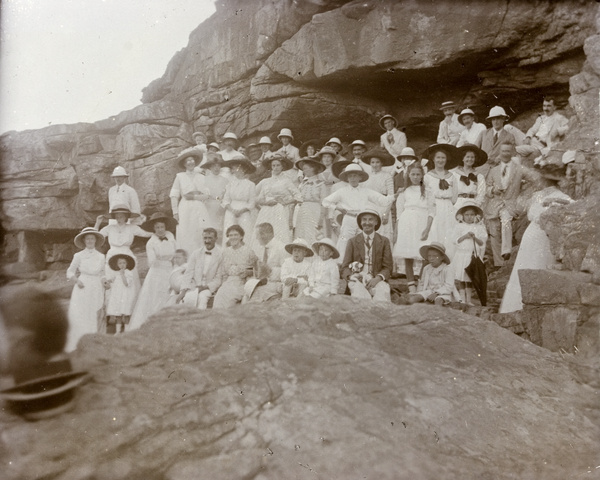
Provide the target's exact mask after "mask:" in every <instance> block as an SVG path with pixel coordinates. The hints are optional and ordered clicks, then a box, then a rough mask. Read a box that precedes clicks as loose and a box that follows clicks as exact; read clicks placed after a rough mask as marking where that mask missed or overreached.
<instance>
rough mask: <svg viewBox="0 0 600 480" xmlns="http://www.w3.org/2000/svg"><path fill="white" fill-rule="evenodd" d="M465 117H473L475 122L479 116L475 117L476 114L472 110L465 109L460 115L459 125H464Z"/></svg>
mask: <svg viewBox="0 0 600 480" xmlns="http://www.w3.org/2000/svg"><path fill="white" fill-rule="evenodd" d="M465 115H471V116H472V117H473V121H477V115H475V112H474V111H473V110H471V109H470V108H463V109H462V110H461V112H460V113H459V114H458V123H460V124H461V125H464V123H463V118H464V117H465Z"/></svg>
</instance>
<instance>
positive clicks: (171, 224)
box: [141, 212, 177, 234]
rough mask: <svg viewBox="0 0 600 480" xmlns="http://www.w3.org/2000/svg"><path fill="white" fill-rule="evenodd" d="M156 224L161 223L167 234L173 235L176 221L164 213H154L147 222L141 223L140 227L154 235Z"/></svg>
mask: <svg viewBox="0 0 600 480" xmlns="http://www.w3.org/2000/svg"><path fill="white" fill-rule="evenodd" d="M156 222H163V223H164V224H165V227H166V228H167V230H168V231H169V232H171V233H173V234H174V233H175V227H176V226H177V220H175V219H174V218H173V217H172V216H171V215H169V214H167V213H165V212H154V213H153V214H152V215H151V216H150V218H149V219H148V220H146V221H145V222H144V223H142V225H141V227H142V228H143V229H144V230H146V231H147V232H152V233H154V224H155V223H156Z"/></svg>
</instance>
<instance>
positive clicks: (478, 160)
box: [457, 143, 488, 168]
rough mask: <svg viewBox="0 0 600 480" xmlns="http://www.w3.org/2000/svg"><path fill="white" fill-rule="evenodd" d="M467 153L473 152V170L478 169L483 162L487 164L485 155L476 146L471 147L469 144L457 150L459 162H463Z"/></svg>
mask: <svg viewBox="0 0 600 480" xmlns="http://www.w3.org/2000/svg"><path fill="white" fill-rule="evenodd" d="M467 152H473V153H474V154H475V163H474V164H473V168H477V167H480V166H481V165H483V164H484V163H485V162H487V159H488V155H487V153H485V152H484V151H483V150H482V149H481V148H479V147H478V146H477V145H472V144H470V143H468V144H466V145H463V146H462V147H458V148H457V153H458V159H459V161H460V162H462V161H463V160H464V158H465V155H466V153H467Z"/></svg>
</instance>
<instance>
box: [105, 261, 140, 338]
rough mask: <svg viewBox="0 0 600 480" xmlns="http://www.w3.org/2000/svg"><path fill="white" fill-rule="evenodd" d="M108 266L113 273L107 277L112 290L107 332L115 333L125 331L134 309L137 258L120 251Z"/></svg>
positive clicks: (108, 307) (108, 308)
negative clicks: (134, 277)
mask: <svg viewBox="0 0 600 480" xmlns="http://www.w3.org/2000/svg"><path fill="white" fill-rule="evenodd" d="M108 266H109V267H110V269H111V270H112V273H111V274H109V275H110V277H109V278H108V279H107V280H108V282H109V283H110V291H111V292H110V297H109V299H108V304H107V305H106V316H107V325H106V333H108V334H112V335H114V334H115V333H123V332H124V331H125V325H127V324H129V319H130V317H131V312H132V311H133V303H134V301H135V290H134V286H133V272H132V270H133V269H134V268H135V259H134V258H133V257H132V256H130V255H127V254H126V253H118V254H116V255H114V256H113V257H111V258H110V260H109V261H108Z"/></svg>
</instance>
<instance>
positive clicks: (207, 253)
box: [204, 252, 212, 255]
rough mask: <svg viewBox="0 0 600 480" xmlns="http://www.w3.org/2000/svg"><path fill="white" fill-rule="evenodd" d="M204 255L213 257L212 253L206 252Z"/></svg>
mask: <svg viewBox="0 0 600 480" xmlns="http://www.w3.org/2000/svg"><path fill="white" fill-rule="evenodd" d="M204 255H212V252H204Z"/></svg>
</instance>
